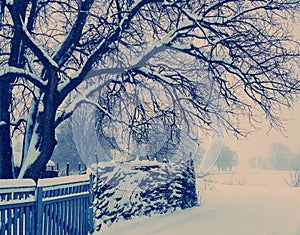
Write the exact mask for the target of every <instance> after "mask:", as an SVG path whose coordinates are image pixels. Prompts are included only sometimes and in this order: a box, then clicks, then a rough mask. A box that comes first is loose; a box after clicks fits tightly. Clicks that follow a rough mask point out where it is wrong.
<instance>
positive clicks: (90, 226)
mask: <svg viewBox="0 0 300 235" xmlns="http://www.w3.org/2000/svg"><path fill="white" fill-rule="evenodd" d="M93 187H94V176H93V174H92V173H91V174H90V198H89V212H88V213H89V214H88V217H89V218H88V230H89V232H90V233H91V234H92V233H93V232H94V230H95V223H94V209H93V201H94V190H93Z"/></svg>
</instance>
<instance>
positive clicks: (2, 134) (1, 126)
mask: <svg viewBox="0 0 300 235" xmlns="http://www.w3.org/2000/svg"><path fill="white" fill-rule="evenodd" d="M9 105H10V84H9V82H8V81H5V80H4V81H0V179H11V178H13V165H12V147H11V141H10V114H9Z"/></svg>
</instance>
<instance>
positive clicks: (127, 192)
mask: <svg viewBox="0 0 300 235" xmlns="http://www.w3.org/2000/svg"><path fill="white" fill-rule="evenodd" d="M97 179H98V181H97V184H95V188H94V192H95V201H94V205H95V213H96V214H95V217H96V225H97V230H100V229H101V226H102V225H103V224H106V225H108V226H109V225H111V224H112V223H114V222H117V221H119V220H122V219H124V220H128V219H131V218H132V217H134V216H143V215H146V216H151V215H152V214H165V213H171V212H173V211H175V210H176V209H178V208H180V209H186V208H190V207H193V206H196V205H197V194H196V184H195V173H194V166H193V162H192V161H191V160H189V161H186V162H184V161H181V162H178V163H167V164H164V163H158V164H157V165H149V166H132V165H126V164H123V165H120V164H116V163H110V164H106V166H103V167H99V168H98V178H97Z"/></svg>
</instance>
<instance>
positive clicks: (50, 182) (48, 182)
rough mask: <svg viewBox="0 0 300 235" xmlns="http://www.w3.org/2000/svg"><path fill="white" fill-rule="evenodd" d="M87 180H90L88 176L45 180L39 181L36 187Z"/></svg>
mask: <svg viewBox="0 0 300 235" xmlns="http://www.w3.org/2000/svg"><path fill="white" fill-rule="evenodd" d="M88 180H90V176H89V175H88V174H84V175H73V176H64V177H56V178H47V179H40V180H39V181H38V187H47V186H53V185H60V184H68V183H74V182H79V181H88Z"/></svg>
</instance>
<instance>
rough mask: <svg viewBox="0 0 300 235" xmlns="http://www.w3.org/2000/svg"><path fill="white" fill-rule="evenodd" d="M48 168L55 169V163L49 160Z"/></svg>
mask: <svg viewBox="0 0 300 235" xmlns="http://www.w3.org/2000/svg"><path fill="white" fill-rule="evenodd" d="M46 166H48V167H51V166H53V167H54V166H55V162H54V161H52V160H49V161H48V162H47V164H46Z"/></svg>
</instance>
